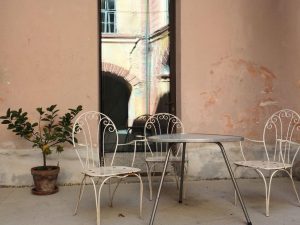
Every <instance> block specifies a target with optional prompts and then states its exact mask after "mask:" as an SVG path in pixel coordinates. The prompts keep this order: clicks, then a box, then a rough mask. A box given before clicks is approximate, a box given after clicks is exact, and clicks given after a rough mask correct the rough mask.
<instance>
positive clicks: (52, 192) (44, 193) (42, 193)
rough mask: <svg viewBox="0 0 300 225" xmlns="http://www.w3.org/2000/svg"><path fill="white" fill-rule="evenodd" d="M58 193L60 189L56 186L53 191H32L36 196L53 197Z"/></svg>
mask: <svg viewBox="0 0 300 225" xmlns="http://www.w3.org/2000/svg"><path fill="white" fill-rule="evenodd" d="M56 192H58V187H57V186H56V187H55V188H54V190H53V191H38V190H36V189H35V188H32V189H31V193H32V194H34V195H51V194H54V193H56Z"/></svg>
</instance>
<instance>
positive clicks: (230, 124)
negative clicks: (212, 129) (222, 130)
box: [224, 115, 234, 129]
mask: <svg viewBox="0 0 300 225" xmlns="http://www.w3.org/2000/svg"><path fill="white" fill-rule="evenodd" d="M224 117H225V118H226V123H225V127H226V128H228V129H233V127H234V125H233V121H232V117H231V116H230V115H224Z"/></svg>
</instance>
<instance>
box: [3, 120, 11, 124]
mask: <svg viewBox="0 0 300 225" xmlns="http://www.w3.org/2000/svg"><path fill="white" fill-rule="evenodd" d="M1 123H2V124H10V123H11V122H10V121H9V120H3V121H2V122H1Z"/></svg>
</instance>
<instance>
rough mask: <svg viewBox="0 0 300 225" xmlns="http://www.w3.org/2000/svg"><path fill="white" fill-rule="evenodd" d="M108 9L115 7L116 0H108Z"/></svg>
mask: <svg viewBox="0 0 300 225" xmlns="http://www.w3.org/2000/svg"><path fill="white" fill-rule="evenodd" d="M108 9H115V0H108Z"/></svg>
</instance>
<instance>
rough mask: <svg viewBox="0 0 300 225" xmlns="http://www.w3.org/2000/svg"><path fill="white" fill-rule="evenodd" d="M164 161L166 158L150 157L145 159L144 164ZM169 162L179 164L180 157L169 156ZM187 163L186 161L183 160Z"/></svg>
mask: <svg viewBox="0 0 300 225" xmlns="http://www.w3.org/2000/svg"><path fill="white" fill-rule="evenodd" d="M165 160H166V156H150V157H147V158H146V162H164V161H165ZM169 162H181V157H176V156H170V158H169ZM185 162H187V159H185Z"/></svg>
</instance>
